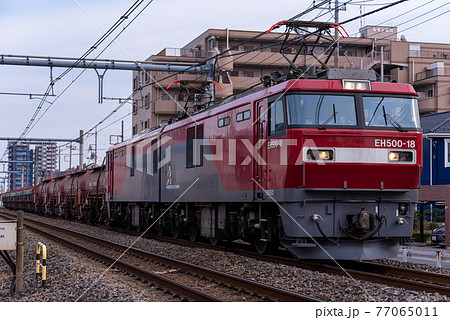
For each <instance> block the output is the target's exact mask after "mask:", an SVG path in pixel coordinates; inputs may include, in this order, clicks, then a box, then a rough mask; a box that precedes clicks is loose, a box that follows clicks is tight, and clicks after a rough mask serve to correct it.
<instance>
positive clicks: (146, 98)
mask: <svg viewBox="0 0 450 320" xmlns="http://www.w3.org/2000/svg"><path fill="white" fill-rule="evenodd" d="M149 101H150V94H148V95H146V96H145V97H144V107H145V109H148V107H149V106H150V103H149Z"/></svg>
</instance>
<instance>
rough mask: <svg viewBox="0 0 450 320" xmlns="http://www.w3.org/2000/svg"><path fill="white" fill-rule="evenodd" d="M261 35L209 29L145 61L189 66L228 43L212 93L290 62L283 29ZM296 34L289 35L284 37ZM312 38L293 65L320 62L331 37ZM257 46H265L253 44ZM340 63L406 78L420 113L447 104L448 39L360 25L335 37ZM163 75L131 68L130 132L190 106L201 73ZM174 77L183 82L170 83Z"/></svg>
mask: <svg viewBox="0 0 450 320" xmlns="http://www.w3.org/2000/svg"><path fill="white" fill-rule="evenodd" d="M259 34H260V32H259V31H243V30H227V29H208V30H206V31H205V32H204V33H202V34H201V35H199V36H198V37H197V38H195V39H193V40H192V41H190V42H189V43H188V44H187V45H185V46H184V47H183V48H165V49H163V50H162V51H161V52H159V53H158V54H156V55H152V56H150V57H149V58H148V59H147V61H151V62H153V63H165V64H168V63H170V64H184V65H187V66H188V65H192V64H194V63H201V62H203V61H205V59H206V58H207V57H210V56H214V55H215V54H218V53H222V52H225V51H226V50H227V49H228V48H230V49H231V50H230V54H231V56H228V55H224V56H222V58H221V59H219V60H217V61H216V64H215V65H216V75H217V76H216V81H218V83H220V84H221V86H222V87H223V90H222V91H219V90H216V91H215V98H216V99H218V98H221V97H225V96H227V95H230V94H232V93H236V92H240V91H242V90H245V89H247V88H249V87H251V86H254V85H257V84H258V83H260V82H261V81H260V79H261V77H263V76H266V75H271V74H272V73H273V72H280V73H283V72H286V71H287V68H288V66H289V64H288V62H287V60H286V59H285V58H284V57H283V56H282V55H281V54H280V48H281V42H282V40H283V39H284V34H282V33H277V32H271V33H269V34H264V35H262V36H260V37H257V38H255V37H256V36H257V35H259ZM296 36H297V35H294V34H292V35H291V36H290V38H289V39H292V38H294V37H296ZM313 41H315V38H312V39H311V44H308V43H307V45H306V46H304V47H303V48H302V49H301V51H300V52H299V54H298V57H297V59H296V64H297V65H299V64H304V65H314V66H316V67H320V64H319V62H317V61H316V59H315V58H314V56H316V57H318V56H323V55H325V54H326V53H327V52H328V51H327V50H328V48H329V46H330V42H328V41H323V42H321V41H319V43H318V44H317V45H315V46H312V44H313V43H312V42H313ZM260 47H264V49H262V50H257V48H260ZM252 50H254V51H252ZM297 50H298V47H296V46H291V47H287V48H285V49H284V54H285V55H286V56H287V57H288V58H289V59H291V60H292V59H294V57H295V55H296V54H297V53H298V52H297ZM311 53H312V54H311ZM313 55H314V56H313ZM338 64H339V68H344V69H373V70H375V72H376V73H377V77H378V81H385V82H386V81H396V82H403V83H410V84H412V85H413V86H414V88H415V89H416V91H417V92H418V94H419V110H420V113H421V114H429V113H436V112H442V111H447V110H450V100H449V99H450V98H449V93H450V68H449V64H450V44H443V43H426V42H408V41H407V40H406V39H405V37H404V36H402V35H399V34H398V33H397V28H396V27H391V26H365V27H363V28H361V29H360V33H359V34H358V36H357V37H346V38H341V39H340V40H339V62H338ZM327 65H328V66H329V67H334V59H333V58H331V59H329V61H328V63H327ZM169 76H170V73H169V72H148V73H144V72H134V73H133V91H134V100H133V116H132V133H133V135H135V134H137V133H139V132H141V131H143V130H145V129H148V128H151V127H153V126H156V125H158V124H160V123H164V122H167V121H168V120H169V119H170V118H171V117H172V116H173V115H175V114H177V113H181V112H183V108H186V107H187V108H188V109H189V110H192V107H193V105H194V104H195V102H194V101H195V100H196V99H195V98H193V97H192V95H191V94H192V93H195V88H198V87H200V86H201V85H202V82H203V81H205V80H206V76H204V75H193V74H177V75H175V76H172V77H169ZM175 80H182V81H183V82H184V83H181V82H176V83H172V82H173V81H175ZM171 84H172V85H171ZM169 85H171V86H170V88H169V89H167V87H168V86H169ZM186 86H187V87H188V89H189V91H188V90H186ZM190 95H191V96H190ZM188 97H190V99H188ZM201 99H202V97H200V100H201ZM203 99H204V97H203ZM187 100H189V101H187Z"/></svg>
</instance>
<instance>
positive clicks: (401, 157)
mask: <svg viewBox="0 0 450 320" xmlns="http://www.w3.org/2000/svg"><path fill="white" fill-rule="evenodd" d="M413 158H414V157H413V153H412V152H411V151H389V162H412V161H413Z"/></svg>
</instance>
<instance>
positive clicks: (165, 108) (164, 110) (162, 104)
mask: <svg viewBox="0 0 450 320" xmlns="http://www.w3.org/2000/svg"><path fill="white" fill-rule="evenodd" d="M152 105H153V108H154V109H153V110H155V114H166V115H167V114H176V113H177V112H178V111H182V109H181V108H179V107H178V106H177V104H176V103H175V102H174V101H173V100H170V101H162V100H158V102H157V103H155V102H153V103H152Z"/></svg>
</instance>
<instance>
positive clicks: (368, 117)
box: [363, 96, 420, 131]
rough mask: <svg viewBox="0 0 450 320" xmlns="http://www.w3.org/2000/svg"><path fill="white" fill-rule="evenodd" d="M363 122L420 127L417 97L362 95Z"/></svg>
mask: <svg viewBox="0 0 450 320" xmlns="http://www.w3.org/2000/svg"><path fill="white" fill-rule="evenodd" d="M363 104H364V122H365V125H366V126H368V127H389V128H395V129H398V130H399V131H403V130H404V128H420V122H419V110H418V106H417V99H414V98H403V97H376V96H370V97H363Z"/></svg>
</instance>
